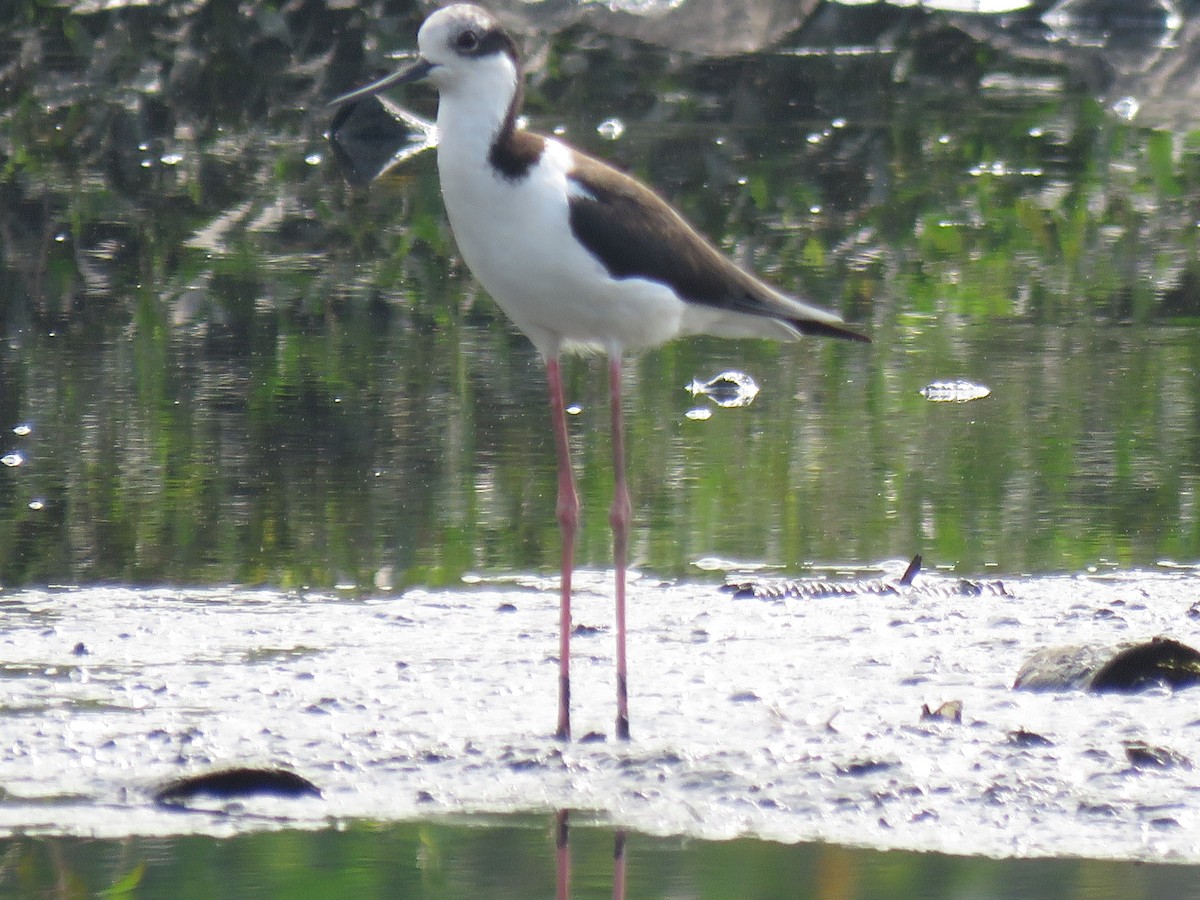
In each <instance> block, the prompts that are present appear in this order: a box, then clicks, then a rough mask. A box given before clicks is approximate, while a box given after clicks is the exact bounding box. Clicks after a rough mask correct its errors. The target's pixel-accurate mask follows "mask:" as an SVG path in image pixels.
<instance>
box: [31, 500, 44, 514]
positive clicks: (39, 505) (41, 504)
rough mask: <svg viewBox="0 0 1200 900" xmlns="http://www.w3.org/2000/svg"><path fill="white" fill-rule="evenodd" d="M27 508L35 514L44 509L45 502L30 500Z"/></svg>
mask: <svg viewBox="0 0 1200 900" xmlns="http://www.w3.org/2000/svg"><path fill="white" fill-rule="evenodd" d="M29 508H30V509H32V510H33V511H34V512H37V511H38V510H39V509H45V508H46V501H45V500H30V501H29Z"/></svg>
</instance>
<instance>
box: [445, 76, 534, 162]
mask: <svg viewBox="0 0 1200 900" xmlns="http://www.w3.org/2000/svg"><path fill="white" fill-rule="evenodd" d="M480 74H481V75H482V76H484V77H479V78H474V79H472V81H471V83H470V84H469V85H468V84H461V85H454V86H451V87H450V89H448V90H443V91H442V93H441V98H440V99H439V101H438V118H437V125H438V144H439V147H438V155H439V158H441V159H443V160H447V161H452V162H453V163H454V164H455V165H456V166H457V165H474V166H482V165H484V164H485V163H486V162H487V159H488V156H489V154H490V153H491V150H492V148H493V147H494V146H495V145H496V143H497V142H498V141H502V140H504V139H505V138H506V137H507V136H508V135H509V134H511V132H512V131H513V129H514V128H515V127H516V118H517V115H518V113H519V112H520V109H521V95H522V91H521V73H520V72H519V71H517V69H516V67H515V66H513V65H512V63H511V61H510V60H509V58H508V57H507V56H505V55H503V54H501V55H498V56H497V58H496V60H495V63H494V64H493V65H492V66H491V67H489V71H485V72H482V73H480Z"/></svg>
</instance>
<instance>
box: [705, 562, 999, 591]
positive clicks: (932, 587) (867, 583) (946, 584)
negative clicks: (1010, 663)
mask: <svg viewBox="0 0 1200 900" xmlns="http://www.w3.org/2000/svg"><path fill="white" fill-rule="evenodd" d="M920 570H921V556H920V554H918V555H916V556H914V557H913V558H912V561H911V562H910V563H909V564H908V568H907V569H905V570H904V574H903V575H902V576H901V577H900V578H899V579H897V580H892V579H887V578H863V579H857V580H854V581H821V580H818V579H812V580H805V581H782V582H779V581H768V582H764V581H758V582H752V581H746V582H738V583H736V584H727V585H725V590H727V591H731V592H732V593H733V597H734V599H735V600H747V599H754V600H786V599H796V600H820V599H824V598H826V597H862V596H876V597H892V596H898V595H905V596H908V595H913V596H919V597H1011V596H1012V592H1011V591H1009V589H1008V588H1007V587H1005V585H1004V582H1003V581H999V580H995V581H975V580H973V579H970V578H957V579H953V580H951V581H941V580H938V581H934V582H929V583H924V584H914V581H915V580H916V577H917V573H918V572H920Z"/></svg>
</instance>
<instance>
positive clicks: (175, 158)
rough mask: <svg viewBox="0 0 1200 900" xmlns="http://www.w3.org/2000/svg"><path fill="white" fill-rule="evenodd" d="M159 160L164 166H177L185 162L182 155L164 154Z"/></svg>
mask: <svg viewBox="0 0 1200 900" xmlns="http://www.w3.org/2000/svg"><path fill="white" fill-rule="evenodd" d="M158 159H159V162H161V163H162V164H163V165H164V166H177V165H179V164H180V163H181V162H183V154H182V153H164V154H163V155H162V156H160V157H159V158H158Z"/></svg>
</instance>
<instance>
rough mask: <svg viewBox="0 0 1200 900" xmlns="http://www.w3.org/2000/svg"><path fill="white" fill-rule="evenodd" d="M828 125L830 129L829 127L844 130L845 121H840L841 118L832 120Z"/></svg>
mask: <svg viewBox="0 0 1200 900" xmlns="http://www.w3.org/2000/svg"><path fill="white" fill-rule="evenodd" d="M829 125H830V127H831V128H845V127H846V120H845V119H841V118H838V119H834V120H833V121H832V122H830V123H829Z"/></svg>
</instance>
